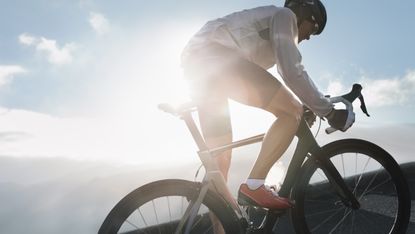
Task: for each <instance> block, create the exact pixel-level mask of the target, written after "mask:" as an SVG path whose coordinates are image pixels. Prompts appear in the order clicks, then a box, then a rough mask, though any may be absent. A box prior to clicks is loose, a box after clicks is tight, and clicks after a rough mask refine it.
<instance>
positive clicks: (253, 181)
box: [246, 178, 265, 190]
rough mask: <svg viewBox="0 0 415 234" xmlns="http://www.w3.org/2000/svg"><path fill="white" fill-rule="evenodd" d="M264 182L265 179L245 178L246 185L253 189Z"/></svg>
mask: <svg viewBox="0 0 415 234" xmlns="http://www.w3.org/2000/svg"><path fill="white" fill-rule="evenodd" d="M264 183H265V180H261V179H249V178H248V179H247V180H246V185H247V186H248V188H249V189H251V190H255V189H258V188H259V187H261V186H262V185H263V184H264Z"/></svg>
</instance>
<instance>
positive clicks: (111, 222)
mask: <svg viewBox="0 0 415 234" xmlns="http://www.w3.org/2000/svg"><path fill="white" fill-rule="evenodd" d="M200 188H201V184H200V183H196V182H190V181H184V180H161V181H156V182H153V183H150V184H146V185H144V186H142V187H140V188H138V189H136V190H134V191H133V192H131V193H130V194H128V195H127V196H126V197H124V198H123V199H122V200H121V201H120V202H119V203H118V204H117V205H116V206H115V207H114V208H113V209H112V210H111V212H110V213H109V214H108V216H107V217H106V219H105V221H104V223H103V224H102V226H101V228H100V229H99V232H98V233H99V234H113V233H129V234H130V233H131V234H132V233H143V234H151V233H157V234H171V233H177V230H176V229H177V227H178V226H179V223H180V221H181V219H182V217H183V215H184V213H185V211H186V209H187V207H188V206H189V204H190V203H191V201H194V200H195V199H197V197H198V195H199V192H200ZM213 216H214V217H215V218H213V219H212V217H213ZM212 220H213V221H212ZM186 224H187V222H186ZM184 226H186V225H184ZM239 227H240V226H239V223H238V219H237V217H236V215H235V213H234V212H232V211H231V210H230V208H229V206H227V205H226V203H225V202H224V201H223V200H222V199H220V198H219V197H218V196H216V195H215V194H214V193H213V192H211V191H208V193H207V194H206V196H205V198H204V199H203V202H202V205H201V207H200V209H199V211H198V214H197V216H196V218H195V220H194V222H193V224H192V225H191V230H190V233H214V230H215V229H216V230H221V229H222V228H223V230H225V232H226V233H239V232H240V230H239ZM180 233H184V228H183V230H182V231H181V232H180Z"/></svg>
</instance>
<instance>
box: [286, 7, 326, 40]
mask: <svg viewBox="0 0 415 234" xmlns="http://www.w3.org/2000/svg"><path fill="white" fill-rule="evenodd" d="M284 7H287V8H290V9H291V10H292V11H293V12H294V13H295V14H296V15H297V17H298V25H300V24H301V23H302V22H303V21H304V20H308V21H311V22H314V23H315V24H316V25H317V27H318V30H317V32H316V33H315V35H318V34H320V33H321V32H322V31H323V29H324V27H325V26H326V21H327V13H326V8H325V7H324V5H323V3H322V2H321V1H320V0H286V1H285V4H284Z"/></svg>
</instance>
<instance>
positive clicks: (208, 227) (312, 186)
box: [99, 84, 411, 234]
mask: <svg viewBox="0 0 415 234" xmlns="http://www.w3.org/2000/svg"><path fill="white" fill-rule="evenodd" d="M361 90H362V87H361V85H359V84H354V85H353V89H352V91H351V92H350V93H348V94H346V95H343V96H339V97H335V98H332V101H333V102H343V103H345V105H346V108H348V109H350V108H353V106H352V102H353V101H354V100H355V99H357V98H359V99H360V101H361V109H362V110H363V112H365V113H366V114H367V115H368V113H367V110H366V106H365V103H364V99H363V96H362V94H361ZM159 107H160V109H162V110H164V111H166V112H168V113H171V114H173V115H175V116H178V117H180V118H181V119H183V120H184V121H185V123H186V125H187V127H188V129H189V130H190V132H191V134H192V137H193V138H194V140H195V142H196V144H197V146H198V148H199V152H198V155H199V157H200V159H201V161H202V164H203V166H204V167H205V171H206V173H205V176H204V179H203V181H201V182H191V181H185V180H174V179H167V180H160V181H156V182H152V183H149V184H146V185H144V186H142V187H139V188H137V189H136V190H134V191H132V192H131V193H129V194H128V195H127V196H125V197H124V198H123V199H122V200H121V201H120V202H118V204H117V205H116V206H115V207H114V208H113V209H112V210H111V211H110V213H109V214H108V216H107V217H106V219H105V221H104V222H103V224H102V226H101V227H100V229H99V233H100V234H104V233H176V234H177V233H213V229H214V227H215V225H216V224H214V223H212V218H210V217H211V216H216V218H217V220H219V223H220V225H221V226H222V228H223V230H224V231H225V232H226V233H232V234H233V233H272V230H273V227H274V225H275V224H276V222H277V221H278V217H280V216H281V215H282V214H284V213H286V211H285V210H265V212H266V213H265V214H264V215H263V216H260V218H261V219H262V221H261V222H254V221H253V218H257V217H258V216H252V214H251V213H252V212H251V211H253V210H255V209H259V208H255V207H245V206H243V207H242V206H239V205H237V204H236V203H235V202H234V201H230V200H229V199H227V198H226V197H225V196H223V194H226V193H229V190H228V188H227V186H226V182H225V180H224V178H223V176H222V174H221V173H220V172H219V170H218V168H217V165H216V164H215V163H214V160H212V157H214V156H215V155H218V154H219V153H220V152H223V151H225V150H229V149H232V148H236V147H240V146H244V145H248V144H253V143H256V142H260V141H262V139H263V137H264V134H262V135H258V136H254V137H250V138H247V139H243V140H240V141H235V142H233V143H231V144H228V145H224V146H221V147H217V148H213V149H209V148H207V146H206V144H205V142H204V140H203V138H202V135H201V133H200V131H199V129H198V128H197V126H196V124H195V121H194V120H193V117H192V114H191V113H192V112H193V111H196V107H195V105H184V106H182V107H180V108H177V109H174V108H172V107H171V106H169V105H161V106H159ZM334 130H335V129H332V128H328V129H326V132H327V133H331V132H333V131H334ZM296 135H297V137H298V142H297V147H296V149H295V152H294V155H293V158H292V160H291V162H290V164H289V166H288V170H287V173H286V177H285V179H284V181H283V184H282V185H281V189H280V190H279V195H280V196H285V197H289V198H290V199H291V200H293V201H295V205H294V207H293V208H292V209H290V214H291V220H292V223H293V226H294V229H295V231H296V233H366V232H369V233H405V232H406V229H407V226H408V222H409V217H410V207H411V200H410V195H409V188H408V185H407V182H406V179H405V177H404V175H403V173H402V171H401V169H400V167H399V165H398V164H397V162H396V161H395V160H394V159H393V157H392V156H391V155H390V154H389V153H388V152H386V151H385V150H383V149H382V148H380V147H379V146H377V145H375V144H373V143H371V142H368V141H364V140H360V139H344V140H338V141H334V142H331V143H329V144H327V145H324V146H322V147H321V146H319V144H318V143H317V141H316V139H315V137H314V136H313V134H312V132H311V130H310V128H309V126H308V124H307V123H306V120H305V119H304V117H303V119H302V120H301V123H300V126H299V128H298V131H297V134H296ZM346 168H347V170H346ZM350 168H351V170H350ZM378 203H381V205H379V204H378ZM157 209H161V211H157ZM262 211H264V210H262ZM144 214H146V215H147V214H148V215H149V216H146V217H145V216H144Z"/></svg>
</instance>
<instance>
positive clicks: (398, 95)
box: [327, 70, 415, 107]
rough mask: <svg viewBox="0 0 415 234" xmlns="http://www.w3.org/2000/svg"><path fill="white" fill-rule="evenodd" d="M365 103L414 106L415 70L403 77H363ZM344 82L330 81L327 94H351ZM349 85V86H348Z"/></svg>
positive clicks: (373, 105)
mask: <svg viewBox="0 0 415 234" xmlns="http://www.w3.org/2000/svg"><path fill="white" fill-rule="evenodd" d="M358 83H360V84H362V86H363V93H364V97H365V101H366V103H367V104H368V105H370V106H371V107H388V106H394V105H400V106H402V105H406V104H412V103H413V101H415V95H414V94H415V70H409V71H407V72H406V73H405V74H404V75H403V76H402V77H391V78H384V79H374V78H371V77H368V76H366V75H363V76H361V78H360V80H359V82H358ZM344 84H345V82H343V81H342V80H336V79H333V80H330V82H329V84H328V87H327V93H328V94H330V95H332V96H335V95H341V94H344V93H346V92H349V90H350V87H349V86H345V85H344ZM347 85H349V84H347Z"/></svg>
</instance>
